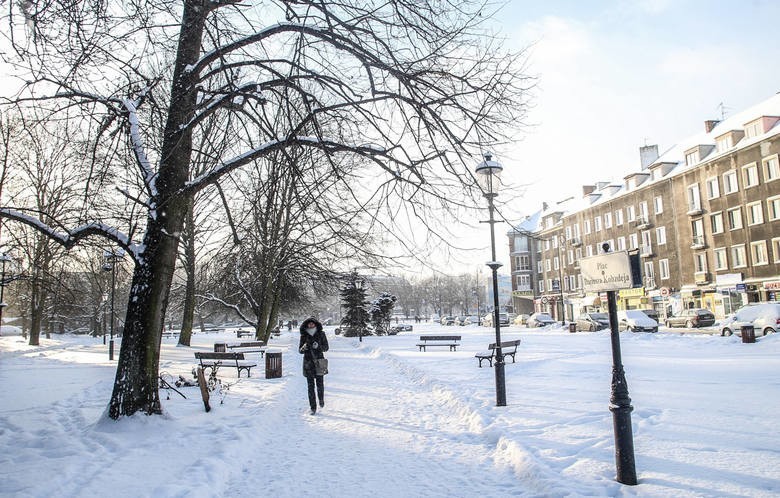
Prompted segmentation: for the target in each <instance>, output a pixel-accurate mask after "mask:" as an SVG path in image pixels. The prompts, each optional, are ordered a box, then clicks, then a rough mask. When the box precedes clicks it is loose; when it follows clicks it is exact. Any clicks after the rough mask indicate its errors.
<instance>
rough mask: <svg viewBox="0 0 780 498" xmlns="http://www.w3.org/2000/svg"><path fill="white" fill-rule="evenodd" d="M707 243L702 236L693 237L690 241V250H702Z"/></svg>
mask: <svg viewBox="0 0 780 498" xmlns="http://www.w3.org/2000/svg"><path fill="white" fill-rule="evenodd" d="M705 247H707V243H706V242H705V241H704V235H694V236H693V238H692V239H691V249H704V248H705Z"/></svg>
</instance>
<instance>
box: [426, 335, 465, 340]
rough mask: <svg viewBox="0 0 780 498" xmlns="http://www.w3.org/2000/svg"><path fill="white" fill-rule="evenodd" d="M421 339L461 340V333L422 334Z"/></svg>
mask: <svg viewBox="0 0 780 498" xmlns="http://www.w3.org/2000/svg"><path fill="white" fill-rule="evenodd" d="M420 340H421V341H459V340H460V336H459V335H421V336H420Z"/></svg>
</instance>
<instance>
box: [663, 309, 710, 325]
mask: <svg viewBox="0 0 780 498" xmlns="http://www.w3.org/2000/svg"><path fill="white" fill-rule="evenodd" d="M665 323H666V326H667V327H688V328H689V329H691V328H694V327H709V326H711V325H713V324H715V315H713V314H712V312H711V311H710V310H708V309H704V308H693V309H688V310H683V311H681V312H680V313H678V314H676V315H674V316H670V317H668V318H667V319H666V322H665Z"/></svg>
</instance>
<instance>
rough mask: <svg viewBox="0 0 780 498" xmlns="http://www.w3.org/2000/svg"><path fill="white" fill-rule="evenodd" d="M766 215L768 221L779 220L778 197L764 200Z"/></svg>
mask: <svg viewBox="0 0 780 498" xmlns="http://www.w3.org/2000/svg"><path fill="white" fill-rule="evenodd" d="M766 213H767V216H768V217H769V221H775V220H778V219H780V195H778V196H775V197H770V198H769V199H767V200H766Z"/></svg>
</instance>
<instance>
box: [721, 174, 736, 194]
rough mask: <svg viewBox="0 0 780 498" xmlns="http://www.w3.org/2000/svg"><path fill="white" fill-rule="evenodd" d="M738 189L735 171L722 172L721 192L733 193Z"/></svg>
mask: <svg viewBox="0 0 780 498" xmlns="http://www.w3.org/2000/svg"><path fill="white" fill-rule="evenodd" d="M738 189H739V184H738V183H737V172H736V171H733V170H732V171H727V172H725V173H723V192H724V193H726V194H733V193H734V192H736V191H737V190H738Z"/></svg>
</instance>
